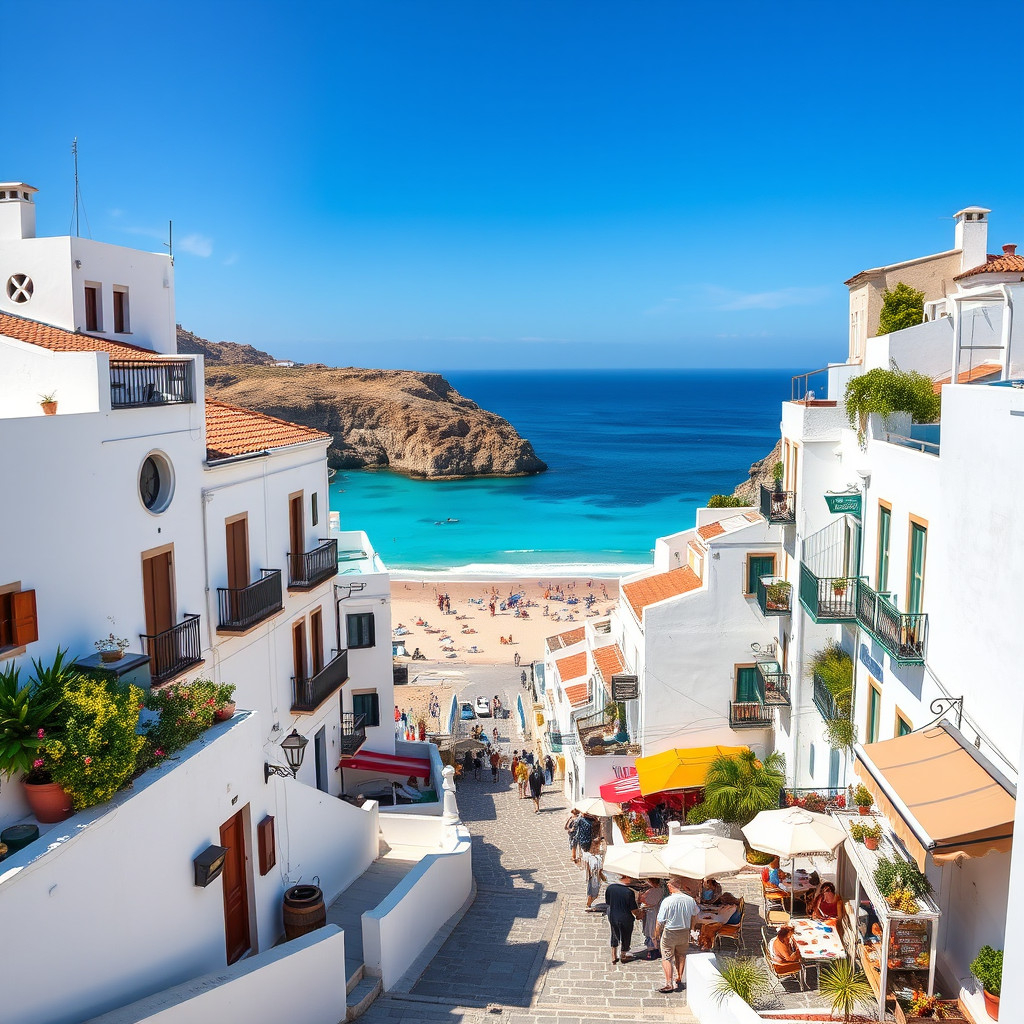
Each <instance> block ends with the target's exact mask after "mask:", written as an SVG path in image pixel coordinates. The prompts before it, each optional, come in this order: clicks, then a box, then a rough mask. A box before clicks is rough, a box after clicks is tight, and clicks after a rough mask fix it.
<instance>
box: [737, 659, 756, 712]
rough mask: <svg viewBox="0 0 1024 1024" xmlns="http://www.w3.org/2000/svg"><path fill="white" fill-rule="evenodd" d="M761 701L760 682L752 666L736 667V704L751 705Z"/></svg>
mask: <svg viewBox="0 0 1024 1024" xmlns="http://www.w3.org/2000/svg"><path fill="white" fill-rule="evenodd" d="M760 700H761V680H760V675H759V673H758V671H757V669H756V668H755V667H754V666H753V665H737V666H736V702H737V703H739V704H753V703H755V702H759V701H760Z"/></svg>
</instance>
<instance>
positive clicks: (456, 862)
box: [363, 814, 473, 991]
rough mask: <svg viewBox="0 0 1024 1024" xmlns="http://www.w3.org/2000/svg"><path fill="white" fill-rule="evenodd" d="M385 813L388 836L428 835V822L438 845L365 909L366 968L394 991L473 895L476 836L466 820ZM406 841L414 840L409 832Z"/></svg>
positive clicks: (434, 841) (404, 842)
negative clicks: (384, 896)
mask: <svg viewBox="0 0 1024 1024" xmlns="http://www.w3.org/2000/svg"><path fill="white" fill-rule="evenodd" d="M380 818H381V823H382V824H381V830H382V832H383V833H384V838H385V839H388V834H389V830H392V829H394V830H395V831H392V833H391V834H392V835H393V836H395V841H396V842H397V841H399V840H398V835H399V834H400V835H401V836H403V837H413V836H415V837H418V838H421V839H423V840H426V839H427V838H428V836H427V826H429V827H431V828H432V829H433V837H432V839H433V843H432V845H433V847H434V849H436V850H438V852H436V853H428V854H426V855H425V856H424V857H423V859H422V860H421V861H420V862H419V863H418V864H417V865H416V866H415V867H414V868H413V869H412V870H411V871H410V872H409V873H408V874H407V875H406V876H405V878H403V879H402V881H401V883H400V884H399V885H398V886H396V887H395V889H394V890H392V892H391V893H390V894H389V895H388V897H387V899H385V900H384V901H383V902H382V903H381V904H380V905H379V906H377V907H375V908H374V909H373V910H368V911H367V912H366V913H365V914H363V961H364V963H365V967H366V972H367V974H371V975H375V976H377V977H379V978H381V980H382V982H383V984H384V990H385V991H390V990H391V989H393V988H394V987H395V986H396V985H397V984H398V982H399V980H400V979H401V978H402V976H403V975H404V974H405V972H406V971H408V970H409V968H410V967H412V965H413V963H414V962H415V961H416V960H417V958H418V957H419V956H420V954H421V953H422V952H423V951H424V950H425V949H426V948H427V947H428V946H429V945H430V943H431V942H432V941H433V939H434V936H435V935H436V934H437V932H438V929H440V928H441V927H442V926H443V925H444V923H445V922H446V921H448V920H449V919H450V918H452V917H453V916H454V915H455V914H456V913H457V912H458V911H459V909H460V908H461V907H462V906H463V904H464V903H465V902H466V900H467V899H468V897H469V894H470V890H471V889H472V885H473V863H472V842H471V840H470V835H469V832H468V831H467V830H466V828H465V827H464V826H462V825H461V824H444V823H442V822H441V821H440V819H437V818H429V819H425V818H415V817H412V818H410V817H406V818H398V817H396V816H390V815H384V814H382V815H381V816H380ZM442 832H443V833H446V834H445V835H442V834H441V833H442ZM389 841H391V840H389ZM403 845H411V844H409V843H408V838H405V839H403ZM415 845H426V842H421V843H417V844H415ZM441 846H443V847H445V848H443V849H439V847H441Z"/></svg>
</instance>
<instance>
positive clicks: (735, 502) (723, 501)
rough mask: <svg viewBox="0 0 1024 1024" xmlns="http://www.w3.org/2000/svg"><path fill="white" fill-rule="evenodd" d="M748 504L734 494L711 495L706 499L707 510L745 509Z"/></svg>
mask: <svg viewBox="0 0 1024 1024" xmlns="http://www.w3.org/2000/svg"><path fill="white" fill-rule="evenodd" d="M749 504H750V502H748V501H744V500H743V499H742V498H737V497H736V496H735V495H734V494H712V495H711V497H710V498H708V508H746V507H747V506H748V505H749Z"/></svg>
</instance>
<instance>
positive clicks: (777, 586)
mask: <svg viewBox="0 0 1024 1024" xmlns="http://www.w3.org/2000/svg"><path fill="white" fill-rule="evenodd" d="M792 589H793V585H792V584H791V583H787V582H786V581H785V580H776V581H775V582H774V583H769V584H768V585H767V586H766V587H765V594H766V596H767V598H768V607H769V608H775V609H786V608H788V607H789V595H790V591H792Z"/></svg>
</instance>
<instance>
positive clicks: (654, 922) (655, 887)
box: [637, 878, 668, 960]
mask: <svg viewBox="0 0 1024 1024" xmlns="http://www.w3.org/2000/svg"><path fill="white" fill-rule="evenodd" d="M667 895H668V890H667V889H666V888H665V882H664V880H662V879H660V878H650V879H648V881H647V888H646V889H645V890H644V891H643V892H642V893H641V894H640V898H639V899H638V900H637V903H638V904H639V905H640V908H641V909H642V910H643V912H644V944H645V945H646V946H647V959H648V960H657V959H659V958H660V956H661V952H660V950H659V949H658V940H657V939H655V937H654V934H655V932H657V930H658V907H660V906H661V901H662V900H663V899H664V898H665V897H666V896H667Z"/></svg>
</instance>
